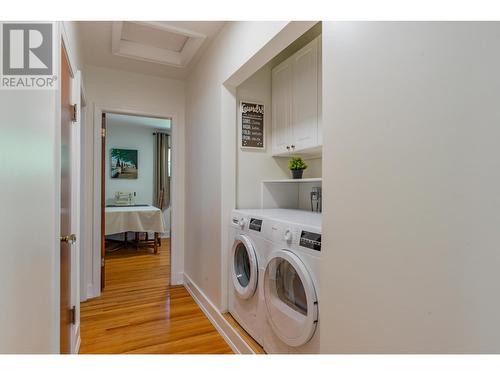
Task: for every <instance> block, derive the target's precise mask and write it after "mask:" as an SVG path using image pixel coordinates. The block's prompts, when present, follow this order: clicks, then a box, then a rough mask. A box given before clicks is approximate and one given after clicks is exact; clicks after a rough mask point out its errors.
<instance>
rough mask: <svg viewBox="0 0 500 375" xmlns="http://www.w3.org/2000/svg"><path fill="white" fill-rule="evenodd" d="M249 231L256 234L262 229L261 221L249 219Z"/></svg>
mask: <svg viewBox="0 0 500 375" xmlns="http://www.w3.org/2000/svg"><path fill="white" fill-rule="evenodd" d="M248 227H249V228H250V229H251V230H254V231H256V232H260V231H261V229H262V220H261V219H255V218H253V217H252V218H251V219H250V225H249V226H248Z"/></svg>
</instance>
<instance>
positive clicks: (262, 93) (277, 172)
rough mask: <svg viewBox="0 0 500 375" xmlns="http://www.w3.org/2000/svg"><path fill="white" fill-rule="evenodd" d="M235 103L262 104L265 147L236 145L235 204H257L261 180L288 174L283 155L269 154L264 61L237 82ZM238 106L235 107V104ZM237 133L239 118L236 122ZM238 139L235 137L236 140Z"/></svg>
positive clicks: (267, 77)
mask: <svg viewBox="0 0 500 375" xmlns="http://www.w3.org/2000/svg"><path fill="white" fill-rule="evenodd" d="M236 97H237V103H238V106H239V103H240V100H247V101H255V102H258V103H263V104H264V108H265V114H264V121H265V123H264V128H265V137H266V139H265V141H266V149H265V150H250V149H242V148H241V147H240V144H238V145H237V150H238V151H237V169H236V173H237V182H236V187H237V191H236V207H237V208H258V207H260V201H261V181H262V180H268V179H281V178H287V177H288V176H289V174H288V170H287V159H286V158H273V157H272V156H271V155H272V150H271V145H272V142H271V135H272V120H271V119H272V108H271V66H270V65H269V64H266V66H264V67H263V68H261V69H260V70H259V71H258V72H257V73H255V74H254V75H253V76H252V77H250V78H249V79H247V80H246V81H245V82H243V83H242V84H241V85H240V86H238V88H237V90H236ZM238 110H239V108H238ZM236 126H237V133H236V134H238V133H239V132H240V131H241V129H240V128H239V126H240V123H239V121H238V122H237V124H236ZM236 142H238V140H236Z"/></svg>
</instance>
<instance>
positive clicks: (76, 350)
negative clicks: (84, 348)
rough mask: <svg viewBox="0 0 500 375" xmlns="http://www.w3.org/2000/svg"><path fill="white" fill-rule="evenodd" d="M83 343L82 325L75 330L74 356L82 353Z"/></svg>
mask: <svg viewBox="0 0 500 375" xmlns="http://www.w3.org/2000/svg"><path fill="white" fill-rule="evenodd" d="M81 343H82V340H81V337H80V324H78V326H77V327H76V328H75V345H74V347H73V351H72V354H78V353H79V352H80V344H81Z"/></svg>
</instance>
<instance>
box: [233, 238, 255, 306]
mask: <svg viewBox="0 0 500 375" xmlns="http://www.w3.org/2000/svg"><path fill="white" fill-rule="evenodd" d="M231 254H232V256H231V259H232V262H231V265H232V267H231V276H232V279H233V285H234V289H235V290H236V292H237V293H238V295H239V296H240V297H241V298H243V299H248V298H250V297H252V296H253V295H254V293H255V290H256V289H257V279H258V264H257V256H256V255H255V249H254V247H253V244H252V241H251V240H250V239H249V238H248V237H247V236H245V235H238V236H237V237H236V240H235V241H234V244H233V248H232V252H231Z"/></svg>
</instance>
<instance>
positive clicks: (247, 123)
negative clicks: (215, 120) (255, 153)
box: [238, 100, 266, 150]
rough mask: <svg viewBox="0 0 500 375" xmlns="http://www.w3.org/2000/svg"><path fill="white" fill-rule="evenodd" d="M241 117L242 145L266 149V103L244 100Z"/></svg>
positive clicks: (242, 146)
mask: <svg viewBox="0 0 500 375" xmlns="http://www.w3.org/2000/svg"><path fill="white" fill-rule="evenodd" d="M239 117H240V119H239V124H238V127H239V135H240V137H239V138H240V147H241V148H242V149H257V150H265V148H266V143H265V128H264V125H265V123H264V104H262V103H256V102H251V101H247V100H242V101H241V102H240V116H239Z"/></svg>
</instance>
